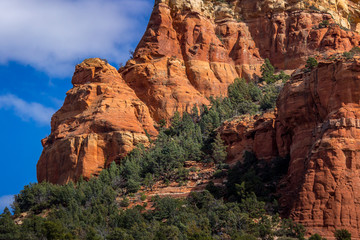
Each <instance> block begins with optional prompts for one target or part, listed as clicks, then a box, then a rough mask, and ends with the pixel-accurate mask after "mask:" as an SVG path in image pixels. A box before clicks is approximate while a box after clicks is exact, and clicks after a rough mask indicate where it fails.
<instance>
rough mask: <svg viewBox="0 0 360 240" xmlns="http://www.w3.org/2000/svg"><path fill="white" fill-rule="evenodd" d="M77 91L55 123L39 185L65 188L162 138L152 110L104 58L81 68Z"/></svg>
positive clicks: (43, 157) (46, 141) (45, 142)
mask: <svg viewBox="0 0 360 240" xmlns="http://www.w3.org/2000/svg"><path fill="white" fill-rule="evenodd" d="M72 83H73V85H74V87H73V89H71V90H70V91H69V92H67V97H66V99H65V102H64V105H63V107H62V108H61V109H60V110H59V111H58V112H57V113H55V115H54V116H53V117H52V121H51V130H52V131H51V135H50V136H49V137H47V138H46V139H44V140H43V142H42V143H43V146H44V150H43V153H42V155H41V157H40V160H39V162H38V164H37V177H38V180H39V182H41V181H49V182H52V183H58V184H64V183H66V182H68V181H70V180H76V179H78V178H79V177H80V176H83V177H84V178H85V179H88V178H90V177H91V175H96V174H97V173H99V172H100V171H101V170H102V169H103V168H104V167H106V166H107V165H109V164H110V163H111V162H112V161H119V160H120V157H121V156H124V155H125V154H126V153H128V152H129V151H131V150H132V149H133V148H134V146H135V145H137V144H139V143H142V144H146V143H147V142H148V137H147V136H146V134H145V130H146V131H147V132H148V133H149V134H150V135H152V136H155V135H156V134H157V131H156V130H155V129H154V122H153V120H152V118H151V117H150V114H149V110H148V108H147V106H146V105H145V104H144V103H143V102H141V101H140V100H139V99H138V98H137V96H136V95H135V93H134V91H133V90H132V89H131V88H129V87H128V86H127V85H126V84H125V82H124V80H123V79H122V78H121V76H120V74H119V73H118V72H117V70H116V69H115V68H113V67H111V66H110V65H108V64H107V63H105V62H104V61H102V60H100V59H87V60H85V61H84V62H83V63H81V64H79V65H77V66H76V71H75V74H74V77H73V79H72Z"/></svg>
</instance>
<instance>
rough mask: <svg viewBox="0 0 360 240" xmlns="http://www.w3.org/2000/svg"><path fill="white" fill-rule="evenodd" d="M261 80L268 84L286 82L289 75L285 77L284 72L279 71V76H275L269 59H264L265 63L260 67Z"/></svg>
mask: <svg viewBox="0 0 360 240" xmlns="http://www.w3.org/2000/svg"><path fill="white" fill-rule="evenodd" d="M261 74H262V75H261V80H262V81H265V82H266V83H268V84H271V83H274V82H276V81H279V80H282V81H283V82H286V81H287V80H289V79H290V76H289V75H286V74H285V73H284V71H281V72H280V74H278V75H275V68H274V67H273V65H271V63H270V60H269V59H265V63H264V64H263V65H262V66H261Z"/></svg>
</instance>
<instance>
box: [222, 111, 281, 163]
mask: <svg viewBox="0 0 360 240" xmlns="http://www.w3.org/2000/svg"><path fill="white" fill-rule="evenodd" d="M275 124H276V121H275V115H274V113H273V112H269V113H265V114H263V115H261V116H259V115H257V116H254V117H251V116H249V115H245V116H240V117H238V118H235V119H233V120H231V121H227V122H224V124H223V125H222V126H221V127H220V128H219V132H220V134H221V138H222V139H223V140H224V142H225V144H226V145H227V146H228V147H227V152H228V157H227V162H228V163H229V164H232V165H233V164H235V163H237V162H238V161H242V158H243V155H244V153H245V152H246V151H248V152H254V153H255V155H256V157H257V158H258V159H260V160H265V161H270V160H272V159H273V158H275V157H277V156H278V155H279V153H278V148H277V142H276V131H275Z"/></svg>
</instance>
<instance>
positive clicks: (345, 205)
mask: <svg viewBox="0 0 360 240" xmlns="http://www.w3.org/2000/svg"><path fill="white" fill-rule="evenodd" d="M359 86H360V60H359V59H356V60H353V61H346V62H343V61H337V62H335V63H321V64H320V66H319V67H318V68H317V69H316V70H313V71H312V72H311V73H305V74H304V73H300V74H298V75H296V76H294V77H293V80H292V81H291V82H290V83H289V84H287V85H286V86H285V88H284V90H283V92H282V94H281V95H280V97H279V99H278V108H279V112H278V120H279V121H280V123H281V124H282V126H284V128H283V129H285V130H286V132H287V134H288V135H289V136H290V138H291V145H290V154H291V161H290V167H289V172H288V176H287V178H286V179H285V180H284V183H285V184H286V187H285V189H282V190H281V192H282V193H283V196H282V199H281V203H282V205H283V206H284V207H285V208H286V210H288V212H289V213H290V217H291V218H293V219H294V220H296V221H297V222H299V223H302V224H304V225H305V226H306V227H308V229H309V231H311V232H319V233H321V234H323V235H325V236H332V231H333V230H335V229H340V228H346V229H348V230H349V231H351V232H352V234H353V236H354V237H355V238H359V237H360V232H359V225H360V218H359V216H360V173H359V169H360V162H359V159H360V158H359V156H358V155H359V151H360V140H359V139H360V138H359V137H360V112H359V110H360V105H359V103H360V88H359Z"/></svg>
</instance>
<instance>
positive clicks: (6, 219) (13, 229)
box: [0, 208, 19, 240]
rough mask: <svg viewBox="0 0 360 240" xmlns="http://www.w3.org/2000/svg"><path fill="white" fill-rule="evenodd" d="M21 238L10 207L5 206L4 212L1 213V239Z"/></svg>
mask: <svg viewBox="0 0 360 240" xmlns="http://www.w3.org/2000/svg"><path fill="white" fill-rule="evenodd" d="M18 238H19V229H18V228H17V226H16V225H15V223H14V221H13V220H12V218H11V213H10V211H9V209H8V208H5V210H4V213H3V214H1V215H0V239H1V240H11V239H18Z"/></svg>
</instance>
